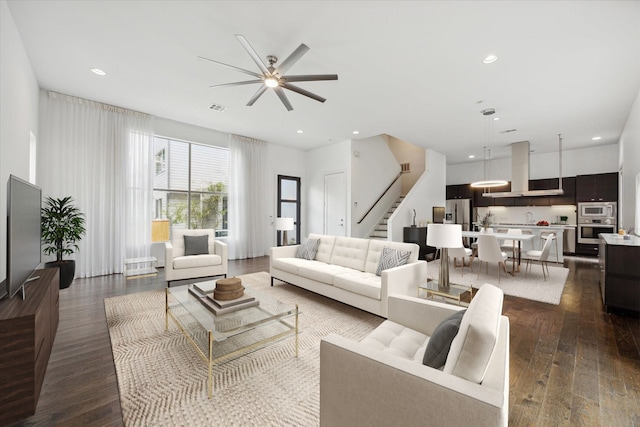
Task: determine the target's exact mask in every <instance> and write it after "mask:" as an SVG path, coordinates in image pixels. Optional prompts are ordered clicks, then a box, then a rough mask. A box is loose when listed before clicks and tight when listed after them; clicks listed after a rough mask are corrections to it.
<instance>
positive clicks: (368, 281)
mask: <svg viewBox="0 0 640 427" xmlns="http://www.w3.org/2000/svg"><path fill="white" fill-rule="evenodd" d="M381 280H382V279H381V278H380V276H376V275H375V274H371V273H365V272H363V271H356V270H353V271H348V272H345V273H339V274H336V275H335V276H334V278H333V286H335V287H336V288H340V289H344V290H345V291H349V292H353V293H354V294H358V295H364V296H365V297H369V298H373V299H376V300H378V301H379V300H380V287H381V286H382V285H381Z"/></svg>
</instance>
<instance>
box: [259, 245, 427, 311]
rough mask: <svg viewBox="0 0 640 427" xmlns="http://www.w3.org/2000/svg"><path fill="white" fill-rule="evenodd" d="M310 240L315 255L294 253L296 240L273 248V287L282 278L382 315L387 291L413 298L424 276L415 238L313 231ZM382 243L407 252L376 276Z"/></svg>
mask: <svg viewBox="0 0 640 427" xmlns="http://www.w3.org/2000/svg"><path fill="white" fill-rule="evenodd" d="M309 239H320V244H319V246H318V250H317V253H316V255H315V258H314V259H303V258H298V257H296V255H297V253H298V248H299V246H300V245H294V246H280V247H274V248H271V260H270V273H271V286H273V283H274V279H277V280H281V281H283V282H287V283H290V284H292V285H296V286H299V287H301V288H304V289H308V290H310V291H313V292H316V293H318V294H321V295H324V296H326V297H329V298H332V299H335V300H338V301H341V302H343V303H345V304H349V305H351V306H353V307H357V308H359V309H362V310H365V311H368V312H370V313H373V314H376V315H378V316H381V317H384V318H386V317H387V298H388V296H389V295H390V294H400V295H408V296H416V297H417V296H418V285H419V284H420V283H423V282H426V281H427V262H426V261H422V260H418V254H419V247H418V245H416V244H414V243H400V242H391V241H386V240H373V239H361V238H356V237H336V236H327V235H321V234H313V233H312V234H309ZM385 247H387V248H390V249H395V250H400V251H410V252H411V255H410V256H409V259H408V261H407V263H406V264H404V265H401V266H398V267H393V268H388V269H386V270H383V271H382V272H381V273H380V275H379V276H378V275H376V272H377V270H378V264H379V262H380V257H381V255H382V251H383V248H385Z"/></svg>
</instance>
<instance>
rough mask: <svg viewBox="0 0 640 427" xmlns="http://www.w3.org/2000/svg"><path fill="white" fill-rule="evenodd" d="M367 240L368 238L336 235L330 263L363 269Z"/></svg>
mask: <svg viewBox="0 0 640 427" xmlns="http://www.w3.org/2000/svg"><path fill="white" fill-rule="evenodd" d="M369 242H370V240H369V239H360V238H357V237H337V238H336V243H335V244H334V246H333V253H332V254H331V262H330V264H334V265H341V266H343V267H348V268H353V269H354V270H360V271H364V264H365V260H366V258H367V250H368V249H369Z"/></svg>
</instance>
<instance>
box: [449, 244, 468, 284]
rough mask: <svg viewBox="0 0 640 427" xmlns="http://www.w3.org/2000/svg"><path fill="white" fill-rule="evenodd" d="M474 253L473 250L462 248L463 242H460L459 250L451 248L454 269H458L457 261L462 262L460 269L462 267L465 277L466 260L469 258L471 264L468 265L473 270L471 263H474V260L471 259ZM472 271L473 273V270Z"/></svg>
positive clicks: (450, 255)
mask: <svg viewBox="0 0 640 427" xmlns="http://www.w3.org/2000/svg"><path fill="white" fill-rule="evenodd" d="M472 253H473V251H472V250H471V249H469V248H465V247H464V246H462V242H460V247H459V248H449V258H451V259H452V260H453V268H456V267H458V265H457V264H458V263H457V261H458V260H460V267H462V270H461V273H462V276H464V266H465V261H464V260H465V258H469V264H466V265H468V266H469V268H471V262H472V261H473V258H472V257H471V255H472ZM471 271H473V269H472V270H471Z"/></svg>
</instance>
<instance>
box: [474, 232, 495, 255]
mask: <svg viewBox="0 0 640 427" xmlns="http://www.w3.org/2000/svg"><path fill="white" fill-rule="evenodd" d="M480 233H493V228H489V227H487V228H483V229H481V231H480ZM477 256H478V241H477V240H476V241H475V242H473V243H471V262H473V259H474V258H475V257H477Z"/></svg>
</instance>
